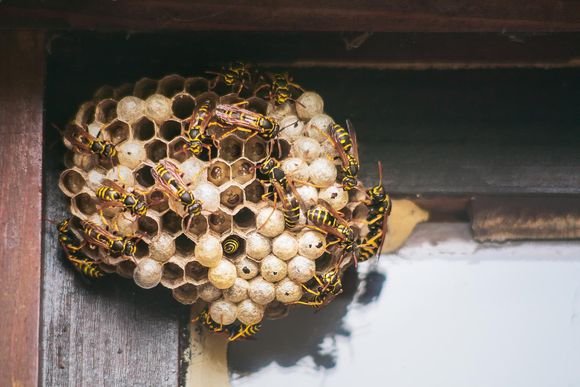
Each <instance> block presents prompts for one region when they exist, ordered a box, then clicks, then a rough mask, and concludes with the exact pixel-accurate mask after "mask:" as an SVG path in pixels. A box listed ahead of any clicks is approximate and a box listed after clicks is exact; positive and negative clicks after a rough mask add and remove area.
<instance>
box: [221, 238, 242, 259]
mask: <svg viewBox="0 0 580 387" xmlns="http://www.w3.org/2000/svg"><path fill="white" fill-rule="evenodd" d="M222 248H223V250H224V255H225V256H226V257H228V258H230V259H235V258H237V257H239V256H240V255H242V254H244V253H245V252H246V241H245V240H244V239H243V238H242V237H240V236H238V235H235V234H232V235H229V236H227V237H226V238H225V239H224V240H223V241H222Z"/></svg>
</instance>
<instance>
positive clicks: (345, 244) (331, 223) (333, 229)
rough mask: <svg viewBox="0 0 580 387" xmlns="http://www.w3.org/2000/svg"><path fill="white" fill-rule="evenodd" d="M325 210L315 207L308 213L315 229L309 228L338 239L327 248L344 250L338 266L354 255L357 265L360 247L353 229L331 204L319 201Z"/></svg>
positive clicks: (307, 217)
mask: <svg viewBox="0 0 580 387" xmlns="http://www.w3.org/2000/svg"><path fill="white" fill-rule="evenodd" d="M318 204H320V205H321V206H322V207H324V208H320V207H315V208H312V209H310V210H308V211H307V212H306V219H307V220H308V221H309V222H311V223H313V224H314V225H315V227H313V226H308V227H310V228H313V229H315V230H318V231H322V232H323V233H325V234H330V235H332V236H334V237H335V238H336V239H335V240H334V241H332V242H330V243H327V244H326V247H327V248H328V247H330V246H333V245H337V246H338V247H339V248H340V249H341V250H342V255H341V258H340V260H339V261H338V264H337V266H340V264H341V262H342V260H343V259H344V257H345V256H347V255H352V256H353V259H354V264H355V266H356V264H357V256H358V254H359V247H358V243H357V241H356V237H355V233H354V230H353V229H352V227H350V226H349V225H348V223H347V222H346V221H345V220H344V219H343V218H342V216H341V215H340V214H339V213H338V212H337V211H336V210H335V209H334V208H332V206H331V205H330V204H328V203H327V202H325V201H324V200H322V199H319V200H318Z"/></svg>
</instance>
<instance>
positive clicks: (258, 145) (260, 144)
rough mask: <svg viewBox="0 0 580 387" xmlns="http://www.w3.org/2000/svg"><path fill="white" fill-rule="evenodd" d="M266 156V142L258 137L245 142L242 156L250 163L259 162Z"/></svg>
mask: <svg viewBox="0 0 580 387" xmlns="http://www.w3.org/2000/svg"><path fill="white" fill-rule="evenodd" d="M267 154H268V149H267V146H266V141H264V139H262V138H261V137H259V136H254V137H252V138H250V139H249V140H248V141H247V142H246V146H245V148H244V156H246V157H247V158H249V159H250V160H252V161H261V160H263V159H264V158H265V157H266V156H267Z"/></svg>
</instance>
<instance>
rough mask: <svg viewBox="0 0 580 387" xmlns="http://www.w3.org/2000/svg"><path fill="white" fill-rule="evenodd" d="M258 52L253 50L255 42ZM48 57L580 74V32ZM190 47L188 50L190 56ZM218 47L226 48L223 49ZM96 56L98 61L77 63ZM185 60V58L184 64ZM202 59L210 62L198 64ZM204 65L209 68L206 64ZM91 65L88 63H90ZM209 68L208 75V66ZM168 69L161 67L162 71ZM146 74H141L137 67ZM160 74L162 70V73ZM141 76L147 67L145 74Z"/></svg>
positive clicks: (142, 41)
mask: <svg viewBox="0 0 580 387" xmlns="http://www.w3.org/2000/svg"><path fill="white" fill-rule="evenodd" d="M257 41H259V42H260V44H259V45H251V46H250V45H248V44H247V42H257ZM48 47H49V50H51V51H52V52H54V53H55V54H57V53H58V54H60V55H62V56H70V59H69V62H82V61H87V62H91V61H97V62H99V61H101V60H106V59H108V58H116V59H115V61H114V62H116V61H119V60H123V61H131V60H133V61H135V63H136V64H138V65H140V66H143V67H145V68H146V67H147V62H149V61H151V60H155V61H156V60H157V58H163V57H165V58H172V61H171V64H172V66H173V67H174V68H178V67H181V66H182V65H183V64H185V65H186V66H184V67H183V68H184V69H185V70H187V69H191V68H192V66H195V65H196V64H199V65H200V66H199V69H200V70H205V69H207V67H208V66H211V67H215V68H218V67H217V66H219V65H220V64H223V63H226V62H228V61H230V60H235V59H244V60H248V61H250V62H252V63H256V64H259V65H261V66H279V67H282V68H285V69H292V68H294V67H331V68H337V67H338V68H369V69H404V70H408V69H430V68H436V69H453V70H456V69H462V68H469V69H473V68H501V67H511V68H513V67H540V68H554V67H573V66H575V67H577V66H578V65H579V63H580V33H578V32H576V33H574V32H564V33H551V34H534V33H522V32H502V33H497V32H494V33H481V34H465V33H437V34H435V33H379V32H375V33H373V34H372V35H369V34H365V33H359V32H354V33H353V32H351V33H344V32H316V33H309V32H266V33H264V32H235V33H233V32H223V31H222V32H220V31H215V32H203V31H199V32H198V31H189V32H187V31H186V32H180V33H175V32H174V33H167V32H165V33H162V34H150V33H132V34H129V35H127V34H122V33H116V34H111V33H104V34H97V33H86V32H85V33H69V34H62V33H59V34H56V35H54V36H53V38H52V39H49V44H48ZM184 47H185V48H187V49H184ZM217 47H227V49H224V50H217V49H216V48H217ZM83 49H84V50H89V51H90V50H94V52H95V53H96V52H98V53H99V55H100V57H95V56H93V55H90V52H89V54H88V55H85V56H79V55H78V54H79V53H78V51H79V50H83ZM178 56H179V57H178ZM200 58H204V60H203V61H200ZM202 62H206V63H202ZM89 65H90V64H89ZM202 65H204V66H205V67H206V68H205V69H204V68H203V67H202ZM160 66H161V67H163V64H161V65H160ZM137 68H141V67H137ZM157 68H160V67H157ZM141 69H142V68H141Z"/></svg>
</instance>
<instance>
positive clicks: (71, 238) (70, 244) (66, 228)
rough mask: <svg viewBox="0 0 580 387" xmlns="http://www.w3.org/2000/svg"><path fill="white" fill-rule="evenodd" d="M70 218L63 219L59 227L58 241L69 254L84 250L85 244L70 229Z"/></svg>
mask: <svg viewBox="0 0 580 387" xmlns="http://www.w3.org/2000/svg"><path fill="white" fill-rule="evenodd" d="M70 222H71V220H70V218H67V219H63V220H62V221H61V222H60V223H59V224H58V225H57V230H58V241H59V242H60V244H61V245H62V248H63V249H64V250H65V251H67V252H76V251H79V250H80V249H82V248H83V244H82V242H81V241H80V239H79V238H78V237H77V236H76V234H75V233H74V232H73V231H72V229H71V228H70Z"/></svg>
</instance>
